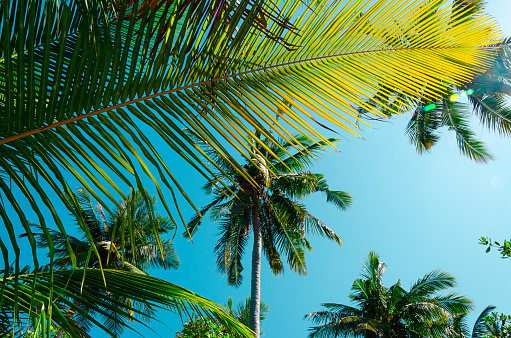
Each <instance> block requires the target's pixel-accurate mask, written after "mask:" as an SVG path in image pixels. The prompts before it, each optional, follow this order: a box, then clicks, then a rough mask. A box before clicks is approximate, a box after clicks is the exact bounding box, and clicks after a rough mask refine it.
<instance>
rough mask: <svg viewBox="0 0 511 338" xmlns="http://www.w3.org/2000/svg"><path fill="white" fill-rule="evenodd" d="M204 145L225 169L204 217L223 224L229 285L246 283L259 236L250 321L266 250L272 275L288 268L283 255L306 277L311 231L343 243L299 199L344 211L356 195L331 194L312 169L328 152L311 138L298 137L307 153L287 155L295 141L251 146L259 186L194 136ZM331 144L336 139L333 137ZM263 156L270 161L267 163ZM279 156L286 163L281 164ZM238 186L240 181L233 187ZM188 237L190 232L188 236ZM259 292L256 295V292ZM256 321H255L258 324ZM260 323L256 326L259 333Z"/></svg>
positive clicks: (250, 167)
mask: <svg viewBox="0 0 511 338" xmlns="http://www.w3.org/2000/svg"><path fill="white" fill-rule="evenodd" d="M194 137H195V138H196V142H197V144H199V145H200V146H201V147H202V148H203V149H204V150H205V151H206V152H207V153H208V155H209V156H210V158H212V159H214V160H215V162H216V165H217V166H218V167H220V168H221V172H218V173H217V175H216V176H217V179H215V180H213V181H212V182H208V183H207V184H206V185H205V186H204V190H205V191H206V192H207V193H209V194H213V196H214V199H213V201H212V202H211V203H209V204H208V205H206V206H205V207H203V208H202V209H201V213H202V214H205V213H208V212H209V213H210V215H211V219H212V220H213V221H217V222H220V238H219V240H218V241H217V244H216V246H215V254H216V256H217V265H218V269H219V270H220V271H221V272H223V273H226V274H227V280H228V284H229V285H234V286H239V285H240V284H241V282H242V271H243V265H242V261H241V260H242V257H243V254H244V251H245V246H246V245H247V242H248V237H249V236H250V233H251V232H252V233H253V234H254V250H253V253H252V292H253V293H252V295H251V300H252V303H253V304H252V309H251V317H252V319H254V316H257V317H256V318H257V319H258V318H259V314H258V310H259V295H258V294H254V292H255V290H256V289H258V288H259V283H260V280H259V273H260V264H261V263H260V261H261V248H262V250H263V251H264V254H265V256H266V258H267V259H268V263H269V265H270V268H271V270H272V272H273V273H274V274H275V275H278V274H280V273H281V272H282V271H283V269H284V264H283V262H282V255H283V256H284V257H285V258H286V260H287V263H288V264H289V266H290V268H291V269H292V270H293V271H296V272H298V273H299V274H306V273H307V268H306V264H305V257H304V252H305V250H309V251H310V250H311V245H310V243H309V241H308V240H307V238H306V235H307V234H309V233H315V234H319V235H321V236H323V237H326V238H328V239H330V240H332V241H334V242H336V243H338V244H339V245H341V239H340V238H339V236H337V234H335V232H334V231H333V230H332V229H330V228H329V227H327V226H326V225H325V224H324V223H323V222H321V221H320V220H319V219H317V218H316V217H314V216H313V215H311V214H310V213H309V212H308V211H307V209H306V208H305V205H303V204H301V203H300V202H299V201H298V200H299V199H301V198H303V197H305V196H308V195H310V194H312V193H314V192H321V193H323V194H325V195H326V198H327V202H330V203H333V204H334V205H335V206H336V207H338V208H339V209H341V210H347V208H348V206H349V205H350V204H351V197H350V196H349V195H348V194H347V193H346V192H342V191H334V190H330V189H329V187H328V184H327V182H326V180H325V178H324V177H323V175H321V174H313V173H311V172H309V171H307V170H306V169H307V167H309V166H310V165H311V164H312V162H313V159H314V158H315V156H316V155H318V154H320V153H321V152H322V150H323V149H324V144H322V143H321V144H317V143H314V142H313V141H312V140H311V139H309V138H307V137H306V136H297V137H296V139H297V140H298V141H299V142H300V143H301V144H306V145H307V147H306V150H305V151H303V152H299V153H297V154H295V155H294V156H290V155H289V152H288V151H291V149H293V148H294V145H295V144H293V142H287V141H285V140H281V141H280V142H279V144H274V143H273V142H271V141H270V140H268V139H266V138H262V137H259V136H256V137H258V141H259V142H256V141H255V140H253V144H252V145H251V146H252V147H253V148H254V149H255V150H256V151H257V152H258V153H260V154H261V156H260V157H255V158H253V159H252V160H251V161H250V162H249V163H247V164H245V166H244V169H245V170H246V172H247V173H248V174H249V175H250V178H251V179H253V180H254V181H255V182H256V184H257V186H254V185H253V184H252V183H251V182H249V181H248V179H247V178H245V177H243V176H241V175H240V174H239V173H238V171H237V170H236V169H235V168H234V167H233V166H232V165H231V164H230V163H229V162H227V161H225V160H224V159H223V158H221V157H220V156H219V155H218V154H216V152H215V150H214V149H213V148H212V147H210V145H209V144H208V143H207V142H204V141H203V140H201V138H200V137H198V135H196V134H194ZM329 141H330V142H334V141H336V140H333V139H330V140H329ZM263 158H268V159H270V160H269V161H268V162H266V161H264V160H263ZM279 158H280V159H281V160H282V161H279ZM232 182H235V183H232ZM201 220H202V218H201V217H200V216H199V215H198V214H197V215H195V216H194V217H193V218H192V220H191V222H190V223H189V234H190V235H192V236H193V234H195V233H196V232H197V230H198V229H199V226H200V224H201ZM186 235H187V236H188V233H186ZM256 293H257V292H256ZM257 319H254V320H255V321H257ZM258 327H259V325H255V324H253V323H252V320H251V326H250V328H251V329H252V330H254V331H256V329H258Z"/></svg>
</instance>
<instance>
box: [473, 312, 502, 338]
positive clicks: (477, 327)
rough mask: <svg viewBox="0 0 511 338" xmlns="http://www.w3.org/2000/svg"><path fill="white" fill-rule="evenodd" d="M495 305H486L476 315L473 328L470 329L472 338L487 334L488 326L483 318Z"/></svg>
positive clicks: (479, 337)
mask: <svg viewBox="0 0 511 338" xmlns="http://www.w3.org/2000/svg"><path fill="white" fill-rule="evenodd" d="M495 309H496V307H495V306H493V305H488V306H487V307H486V308H484V310H483V311H482V312H481V314H480V315H479V316H478V317H477V319H476V321H475V323H474V328H473V329H472V338H481V337H484V336H485V335H487V334H488V328H487V327H486V325H485V321H484V318H485V317H487V316H488V315H489V314H490V313H491V312H492V311H493V310H495Z"/></svg>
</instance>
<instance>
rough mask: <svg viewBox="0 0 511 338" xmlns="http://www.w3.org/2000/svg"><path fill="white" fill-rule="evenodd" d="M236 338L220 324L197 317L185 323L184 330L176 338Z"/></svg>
mask: <svg viewBox="0 0 511 338" xmlns="http://www.w3.org/2000/svg"><path fill="white" fill-rule="evenodd" d="M199 337H204V338H220V337H222V338H235V337H236V336H235V335H233V334H231V333H229V332H228V331H227V330H226V329H225V328H224V327H223V326H222V325H220V324H219V323H218V322H216V321H214V320H211V319H209V318H200V317H196V318H194V319H193V320H190V321H188V322H186V323H185V325H184V327H183V329H182V330H181V331H179V332H178V333H177V334H176V338H199Z"/></svg>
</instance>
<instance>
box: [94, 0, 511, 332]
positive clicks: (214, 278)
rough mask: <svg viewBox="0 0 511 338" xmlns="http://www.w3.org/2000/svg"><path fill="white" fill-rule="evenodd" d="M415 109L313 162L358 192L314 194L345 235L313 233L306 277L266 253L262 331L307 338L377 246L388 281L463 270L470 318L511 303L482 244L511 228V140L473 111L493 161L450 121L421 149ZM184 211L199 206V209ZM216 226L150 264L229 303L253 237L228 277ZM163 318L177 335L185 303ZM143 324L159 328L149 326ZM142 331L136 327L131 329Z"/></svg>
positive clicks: (194, 192)
mask: <svg viewBox="0 0 511 338" xmlns="http://www.w3.org/2000/svg"><path fill="white" fill-rule="evenodd" d="M488 12H489V13H490V14H492V15H494V16H495V17H496V18H497V20H498V21H499V23H500V24H501V27H502V29H503V31H504V33H505V35H507V36H510V35H511V24H510V23H509V22H508V21H507V20H508V17H509V15H510V14H511V3H509V0H494V1H490V4H489V5H488ZM408 119H409V116H404V117H400V118H396V119H393V120H391V121H390V123H377V124H374V127H375V129H373V130H370V131H367V132H365V133H364V134H363V136H364V140H362V139H355V138H353V137H351V138H349V139H348V140H343V141H341V143H340V145H339V149H340V150H341V152H335V153H330V154H327V155H326V156H324V157H323V158H322V160H321V161H320V162H319V163H318V164H317V165H316V166H315V167H314V170H313V171H315V172H318V173H323V174H324V175H325V176H326V178H327V179H328V182H329V184H330V187H331V188H333V189H337V190H345V191H347V192H349V193H350V194H351V195H352V196H353V198H354V204H353V207H352V208H351V210H350V211H349V212H348V213H347V214H342V213H339V212H338V211H337V210H336V209H334V208H333V207H331V206H327V205H326V204H325V203H324V199H323V198H322V197H321V196H317V197H313V198H310V199H309V200H307V201H306V202H307V205H308V206H309V209H310V211H311V213H312V214H314V215H315V216H317V217H318V218H320V219H321V220H322V221H324V222H325V223H326V224H327V225H329V226H330V227H331V228H333V229H334V230H335V231H336V232H337V233H338V234H339V235H340V236H341V238H342V240H343V243H344V245H343V246H342V247H339V246H336V245H335V244H334V243H331V242H328V241H326V240H324V239H322V238H318V237H312V240H311V242H312V245H313V248H314V252H313V253H311V254H309V255H307V264H308V270H309V274H308V276H298V275H296V274H294V273H293V272H292V271H288V270H286V271H285V273H284V274H283V275H282V276H279V277H274V276H273V275H272V274H271V272H270V271H269V269H268V266H267V263H266V262H263V269H262V300H263V301H264V302H266V303H267V304H269V305H270V307H271V310H270V313H269V315H268V319H267V320H266V321H265V322H264V326H263V328H262V331H264V332H265V337H269V338H274V337H305V336H306V333H307V328H308V327H309V325H310V323H309V322H307V321H305V320H303V319H302V318H303V316H304V315H305V314H306V313H308V312H311V311H316V310H319V309H320V303H323V302H338V303H348V302H349V299H348V293H349V291H350V287H351V284H352V283H353V281H354V280H355V279H356V278H357V277H358V272H359V271H360V267H361V264H362V262H363V260H364V259H365V257H366V256H367V254H368V252H369V251H370V250H375V251H376V252H378V253H379V254H380V258H381V261H383V262H385V263H387V265H388V268H387V271H386V273H385V278H384V281H385V283H386V284H387V285H391V284H393V283H395V282H396V281H397V280H398V279H400V280H401V282H402V284H403V286H405V287H408V286H409V285H410V284H411V283H412V282H413V281H415V280H416V279H417V278H419V277H422V276H423V275H424V274H426V273H427V272H430V271H432V270H434V269H441V270H445V271H448V272H450V273H452V274H453V275H454V276H455V277H456V278H457V279H458V283H459V286H458V287H457V288H456V291H457V292H459V293H461V294H465V295H467V296H468V297H469V298H471V299H472V300H473V301H474V303H475V306H476V309H475V311H474V314H473V315H472V316H471V319H472V321H473V320H475V318H476V317H477V315H478V314H479V313H480V312H481V310H482V309H484V308H485V307H486V306H487V305H490V304H492V305H495V306H497V307H498V308H497V310H498V311H500V312H505V313H509V314H511V292H510V291H509V280H510V279H511V261H510V260H502V259H500V257H499V255H498V254H497V253H496V252H491V253H490V254H485V252H484V249H485V248H484V247H483V246H481V245H479V244H478V238H479V237H481V236H490V237H492V238H494V239H498V240H502V239H504V238H508V239H509V238H511V227H510V226H509V223H510V220H511V170H510V169H511V152H510V150H509V149H511V147H510V146H511V141H510V140H507V139H504V138H501V137H500V136H498V135H495V134H490V133H488V132H486V131H484V130H482V129H481V128H480V127H479V123H478V122H477V121H475V120H474V127H475V128H476V129H477V130H478V136H479V137H480V138H481V139H483V140H484V141H485V142H486V143H487V145H488V147H489V148H490V149H491V151H492V152H493V154H494V155H495V157H496V160H495V161H493V162H491V163H489V164H486V165H485V164H477V163H475V162H472V161H470V160H469V159H467V158H465V157H462V156H461V155H460V154H459V151H458V149H457V147H456V144H455V143H456V141H455V139H454V134H453V133H449V132H448V131H445V133H444V134H443V136H442V139H441V141H440V142H439V143H438V145H436V146H435V147H434V148H433V149H432V153H431V154H427V155H423V156H420V155H418V154H416V152H415V149H414V147H413V146H411V145H409V144H408V140H407V138H406V136H405V135H404V130H405V126H406V123H407V122H408ZM169 156H172V155H171V154H169ZM176 175H177V176H178V178H179V179H180V181H181V183H182V184H183V185H184V186H186V188H187V192H188V193H189V194H190V196H191V197H192V199H193V200H194V201H195V202H196V203H197V205H199V206H200V205H202V204H205V203H207V201H208V199H207V198H206V197H205V196H203V194H202V192H201V191H200V186H201V184H202V183H203V182H202V179H201V177H200V176H199V175H198V174H195V173H194V172H191V171H190V170H188V168H187V167H183V169H182V170H181V171H178V172H176ZM148 185H150V183H149V182H148ZM183 205H184V203H183ZM161 209H162V208H161ZM184 210H185V212H187V215H191V208H187V207H185V208H184ZM216 233H217V226H216V225H215V224H212V223H210V222H208V221H207V222H205V223H204V225H203V226H202V229H201V231H200V232H199V233H198V234H197V235H196V236H195V238H194V243H193V244H192V243H191V242H189V241H186V240H184V239H182V238H179V237H177V238H176V240H175V246H176V250H177V252H178V254H179V256H180V258H181V266H180V268H179V269H178V270H177V271H160V270H155V271H152V274H153V275H155V276H157V277H160V278H162V279H165V280H168V281H170V282H173V283H176V284H178V285H180V286H183V287H186V288H188V289H190V290H192V291H194V292H196V293H198V294H200V295H202V296H204V297H207V298H209V299H212V300H214V301H216V302H218V303H226V302H227V298H228V297H232V298H233V300H234V301H235V302H237V301H240V300H242V299H244V298H245V297H246V296H248V295H249V294H250V285H249V281H250V274H249V272H250V252H251V247H250V248H247V253H246V257H245V261H244V266H245V272H246V273H245V274H244V277H245V282H244V283H243V285H242V286H241V287H240V288H238V289H235V288H230V287H228V286H227V283H226V279H225V278H224V276H222V275H220V274H219V273H218V272H217V271H216V262H215V257H214V256H213V247H214V244H215V241H216ZM158 319H159V320H160V321H161V322H162V323H161V324H159V323H154V324H151V326H152V327H153V329H154V330H155V331H156V332H157V333H158V334H159V335H160V336H162V337H174V334H175V332H176V331H177V330H179V329H180V328H181V327H182V325H181V322H180V320H179V317H178V316H177V315H176V314H172V313H169V312H164V311H161V312H160V313H159V315H158ZM163 323H164V324H163ZM141 332H143V333H144V334H145V335H146V336H151V335H153V334H152V333H151V332H150V331H148V330H147V329H141ZM93 336H94V337H101V336H104V334H101V333H95V334H94V335H93ZM137 336H138V335H136V334H134V333H130V332H129V331H127V332H126V333H125V335H124V336H123V337H137Z"/></svg>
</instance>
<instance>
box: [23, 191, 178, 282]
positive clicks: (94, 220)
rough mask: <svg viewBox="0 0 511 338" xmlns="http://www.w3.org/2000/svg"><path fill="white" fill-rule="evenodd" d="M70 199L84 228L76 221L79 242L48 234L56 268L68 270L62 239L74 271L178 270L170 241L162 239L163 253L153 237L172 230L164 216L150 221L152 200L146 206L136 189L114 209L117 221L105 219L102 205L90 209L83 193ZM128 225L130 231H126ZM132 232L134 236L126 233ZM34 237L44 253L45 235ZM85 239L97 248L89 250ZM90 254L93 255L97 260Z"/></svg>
mask: <svg viewBox="0 0 511 338" xmlns="http://www.w3.org/2000/svg"><path fill="white" fill-rule="evenodd" d="M74 195H75V197H76V198H77V200H78V201H79V203H78V204H77V205H76V209H77V210H76V211H77V212H78V213H80V214H81V215H82V216H83V219H84V220H85V222H84V223H83V224H81V223H79V222H78V221H77V222H76V229H77V230H78V232H79V233H80V234H81V235H82V237H81V238H77V237H74V236H69V235H67V237H66V236H63V235H62V234H61V233H60V232H59V231H55V230H50V231H49V232H50V235H51V240H52V242H53V245H54V246H55V248H56V250H55V257H56V259H55V261H54V265H55V266H56V267H59V268H70V267H72V261H71V258H70V256H69V251H68V248H67V246H66V244H67V243H66V239H69V241H70V243H71V248H72V249H73V251H74V253H75V256H76V265H77V266H78V267H88V268H100V267H103V268H109V269H118V270H131V271H135V272H144V271H145V270H146V269H147V268H148V267H160V268H164V269H177V267H178V266H179V258H178V256H177V254H176V252H175V251H174V248H173V246H172V241H171V240H170V239H163V240H161V246H162V249H163V251H162V252H163V254H162V253H160V249H159V243H158V242H157V240H156V238H157V237H156V235H158V237H159V235H163V234H169V233H172V232H174V231H175V229H176V228H175V225H174V224H173V223H172V222H171V221H170V220H169V218H168V217H163V216H160V215H158V214H155V215H154V216H152V214H151V211H152V210H155V208H156V197H152V198H150V199H148V200H147V201H146V200H145V199H144V198H143V197H142V194H141V193H140V191H138V190H135V192H134V193H132V194H129V195H128V196H127V199H124V200H121V201H119V207H118V208H116V209H114V210H113V213H114V215H115V216H111V215H109V214H108V215H107V214H105V212H104V210H103V208H102V207H101V205H100V204H97V205H96V206H94V205H93V204H92V202H91V199H90V197H89V195H88V194H87V191H86V190H85V189H83V188H78V189H77V191H76V193H75V194H74ZM131 224H132V225H133V228H131V227H130V225H131ZM32 227H33V228H36V229H40V226H38V225H36V224H32ZM131 229H133V231H130V230H131ZM155 231H156V234H155ZM34 235H35V236H36V238H37V245H38V247H40V248H48V240H47V238H46V237H45V235H44V233H43V232H37V233H34ZM22 236H24V235H22ZM89 236H90V239H92V242H93V243H94V244H95V248H94V247H91V245H90V241H89ZM91 250H97V253H98V255H95V254H94V252H91ZM98 256H99V257H98Z"/></svg>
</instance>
